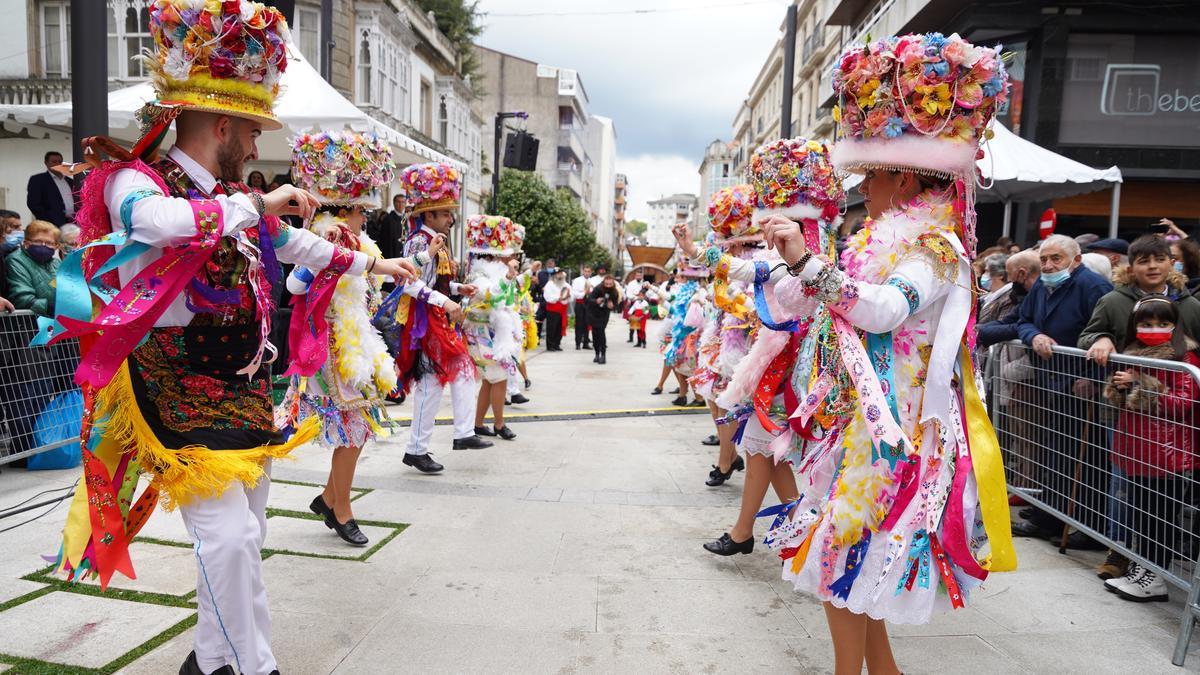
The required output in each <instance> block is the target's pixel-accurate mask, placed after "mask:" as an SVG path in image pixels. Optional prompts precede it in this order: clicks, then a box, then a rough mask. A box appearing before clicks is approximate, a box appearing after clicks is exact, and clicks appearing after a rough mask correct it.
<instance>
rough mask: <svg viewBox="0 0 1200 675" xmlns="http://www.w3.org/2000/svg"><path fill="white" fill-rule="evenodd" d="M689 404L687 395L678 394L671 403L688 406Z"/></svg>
mask: <svg viewBox="0 0 1200 675" xmlns="http://www.w3.org/2000/svg"><path fill="white" fill-rule="evenodd" d="M687 404H688V400H687V397H686V396H677V397H676V398H675V400H673V401H671V405H677V406H683V407H686V406H687Z"/></svg>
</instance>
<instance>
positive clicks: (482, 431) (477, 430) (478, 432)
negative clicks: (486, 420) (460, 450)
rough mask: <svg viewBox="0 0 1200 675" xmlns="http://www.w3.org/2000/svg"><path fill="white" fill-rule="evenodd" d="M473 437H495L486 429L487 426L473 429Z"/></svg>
mask: <svg viewBox="0 0 1200 675" xmlns="http://www.w3.org/2000/svg"><path fill="white" fill-rule="evenodd" d="M475 435H476V436H495V435H496V434H494V433H492V430H491V429H489V428H487V425H486V424H485V425H483V426H481V427H475ZM455 449H457V448H455Z"/></svg>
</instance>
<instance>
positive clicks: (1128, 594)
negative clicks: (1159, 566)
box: [1116, 570, 1169, 602]
mask: <svg viewBox="0 0 1200 675" xmlns="http://www.w3.org/2000/svg"><path fill="white" fill-rule="evenodd" d="M1116 592H1117V595H1119V596H1121V598H1122V599H1124V600H1132V601H1133V602H1166V601H1167V600H1168V599H1169V598H1168V596H1167V584H1166V582H1165V581H1163V580H1162V579H1161V578H1159V576H1158V575H1157V574H1155V573H1154V572H1151V571H1150V570H1145V573H1144V574H1142V576H1141V577H1139V578H1138V580H1137V581H1135V582H1133V583H1129V584H1122V585H1121V586H1118V587H1117V590H1116Z"/></svg>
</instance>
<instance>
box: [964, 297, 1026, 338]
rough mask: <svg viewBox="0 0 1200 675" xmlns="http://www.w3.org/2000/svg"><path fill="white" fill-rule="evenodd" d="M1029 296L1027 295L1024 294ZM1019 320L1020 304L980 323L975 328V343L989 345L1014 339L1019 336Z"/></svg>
mask: <svg viewBox="0 0 1200 675" xmlns="http://www.w3.org/2000/svg"><path fill="white" fill-rule="evenodd" d="M1026 297H1029V296H1026ZM1020 321H1021V305H1017V306H1016V307H1013V308H1012V310H1011V311H1009V313H1008V314H1005V315H1004V316H1002V317H1000V318H999V319H996V320H995V321H989V322H987V323H985V324H980V325H979V326H978V327H977V328H976V329H975V331H976V344H978V345H979V346H980V347H991V346H992V345H994V344H998V343H1001V342H1008V341H1009V340H1016V339H1017V338H1018V337H1020V333H1019V332H1018V331H1017V328H1018V327H1019V326H1020Z"/></svg>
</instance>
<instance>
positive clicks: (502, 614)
mask: <svg viewBox="0 0 1200 675" xmlns="http://www.w3.org/2000/svg"><path fill="white" fill-rule="evenodd" d="M597 589H598V581H597V579H596V577H586V576H577V575H567V574H553V575H551V574H532V575H531V574H528V573H526V574H522V573H518V572H501V571H496V572H485V571H469V570H463V571H449V572H429V573H428V574H426V575H424V576H422V577H421V578H420V579H417V580H416V581H415V582H414V583H413V584H412V585H411V586H409V589H408V593H407V594H406V595H405V596H403V597H402V598H401V601H400V603H399V604H397V605H396V607H395V609H394V610H393V611H392V612H391V613H389V614H388V616H387V617H385V618H384V620H383V623H385V624H407V625H411V624H414V623H423V622H429V623H438V624H464V625H468V626H487V627H495V628H511V629H521V630H529V631H554V632H559V631H587V632H594V631H595V630H596V593H597Z"/></svg>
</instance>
